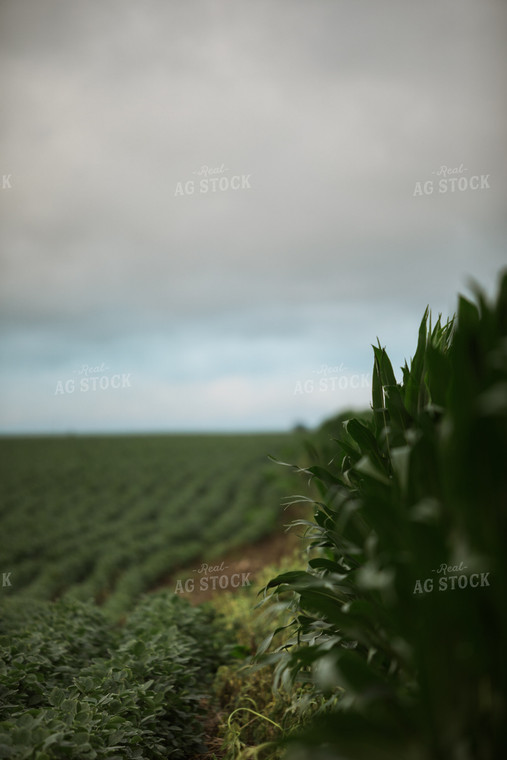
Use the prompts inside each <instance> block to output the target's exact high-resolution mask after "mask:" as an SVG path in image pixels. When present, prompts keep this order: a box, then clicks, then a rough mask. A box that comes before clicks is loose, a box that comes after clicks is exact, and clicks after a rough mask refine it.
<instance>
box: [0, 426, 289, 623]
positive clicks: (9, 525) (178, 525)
mask: <svg viewBox="0 0 507 760" xmlns="http://www.w3.org/2000/svg"><path fill="white" fill-rule="evenodd" d="M299 446H300V437H299V436H298V434H296V433H287V434H257V435H158V436H156V435H153V436H149V435H147V436H103V437H102V436H96V437H91V436H72V435H71V436H62V437H33V438H3V439H1V440H0V510H1V511H0V527H1V552H0V560H1V565H0V574H3V575H2V577H3V579H4V581H5V587H3V588H2V589H1V590H0V593H3V594H9V595H11V594H12V595H15V596H16V597H27V598H31V599H40V600H44V599H55V598H59V597H68V598H72V599H77V600H83V601H84V600H87V599H90V598H92V599H94V600H95V601H96V602H98V603H100V604H101V605H103V606H104V607H105V608H106V609H108V610H110V611H111V612H114V613H116V614H118V613H121V612H123V611H125V610H127V609H129V608H130V607H131V605H132V603H133V602H134V601H135V599H136V598H137V597H138V596H139V595H140V594H141V593H142V592H144V591H146V590H149V589H151V588H152V587H154V586H155V585H156V584H157V583H158V582H160V581H161V579H164V578H165V577H167V575H168V574H169V573H171V572H173V571H175V570H176V569H178V568H182V567H185V566H188V564H189V563H192V562H193V563H197V562H198V561H206V562H213V561H215V560H216V562H217V563H218V562H220V559H221V557H222V556H223V554H224V552H227V551H229V550H231V549H233V548H235V547H239V546H241V545H243V544H247V543H250V542H253V541H255V540H257V539H259V538H260V537H262V536H263V535H265V534H266V533H269V532H270V531H272V530H273V528H274V527H275V525H276V523H277V520H278V519H279V516H280V514H281V509H280V501H281V499H282V497H284V496H286V495H287V475H286V468H281V467H279V466H277V465H276V464H273V463H272V462H271V461H270V460H269V458H268V455H270V454H271V455H273V456H275V457H277V458H278V457H280V458H282V459H283V458H284V457H285V458H286V457H287V456H289V457H292V458H294V456H295V455H296V452H297V450H298V448H299ZM289 461H290V460H289ZM289 477H290V473H289ZM289 492H290V491H289Z"/></svg>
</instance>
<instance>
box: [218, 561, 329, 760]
mask: <svg viewBox="0 0 507 760" xmlns="http://www.w3.org/2000/svg"><path fill="white" fill-rule="evenodd" d="M300 561H301V558H300V556H299V554H298V555H297V556H296V555H295V556H292V557H290V556H289V557H286V558H285V559H283V560H282V561H281V563H280V564H279V565H278V566H277V567H275V566H269V567H266V568H264V570H263V572H262V575H261V577H260V578H259V583H261V584H262V583H265V582H267V581H268V580H269V578H270V577H271V576H272V574H273V573H274V572H276V571H277V570H278V571H280V570H284V571H289V570H290V569H291V568H293V567H296V566H297V565H298V564H299V562H300ZM256 602H257V586H254V585H252V586H246V587H243V588H241V589H239V590H238V591H237V592H234V593H229V594H222V595H221V596H217V597H216V598H215V599H214V601H213V605H214V607H216V609H217V610H218V611H219V613H220V614H221V615H223V617H224V619H225V620H226V621H227V623H226V625H227V628H228V630H229V631H230V633H231V635H234V638H235V640H236V641H237V646H236V647H235V649H234V650H233V654H234V657H233V659H232V660H231V661H230V662H228V663H226V664H224V665H221V666H220V668H219V669H218V671H217V673H216V676H215V679H214V683H213V695H214V701H213V712H214V714H216V715H217V720H216V725H215V726H214V735H215V736H216V738H215V740H214V741H213V745H214V746H215V749H216V753H217V754H218V756H219V757H221V758H223V759H224V760H247V758H258V760H264V759H265V758H270V759H271V760H275V758H277V759H278V758H281V757H282V752H283V751H282V748H281V747H280V745H279V740H280V738H281V737H283V736H285V735H287V733H288V732H289V731H290V729H291V728H294V726H296V725H298V724H300V723H302V721H303V718H304V717H307V716H308V715H309V714H311V712H312V711H315V701H314V700H312V698H311V695H309V694H306V693H304V692H306V689H304V688H303V689H301V690H300V692H298V693H296V694H291V693H289V692H288V691H285V690H283V689H278V690H276V691H274V690H273V689H272V681H273V665H272V664H270V663H269V661H268V662H266V663H265V664H263V665H262V666H261V667H259V666H258V665H257V664H256V663H255V662H254V658H253V655H254V654H255V652H256V650H257V649H258V648H259V647H261V646H263V643H264V644H265V642H266V640H267V639H269V640H271V638H272V634H271V631H272V628H273V626H276V627H277V628H279V627H283V626H284V625H286V624H287V623H288V622H289V621H290V616H289V614H288V612H287V610H286V609H285V607H284V606H283V605H282V606H281V607H276V605H271V606H270V607H269V608H265V609H264V610H260V609H258V608H257V604H256ZM303 697H305V698H307V700H308V704H307V710H306V713H303V712H302V711H299V712H298V711H297V710H296V709H295V708H294V702H295V701H297V700H298V699H302V698H303ZM211 756H212V757H216V755H215V754H213V755H211Z"/></svg>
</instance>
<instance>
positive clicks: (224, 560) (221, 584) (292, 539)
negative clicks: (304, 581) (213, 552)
mask: <svg viewBox="0 0 507 760" xmlns="http://www.w3.org/2000/svg"><path fill="white" fill-rule="evenodd" d="M300 516H301V513H300V512H299V514H297V515H296V514H295V513H294V512H292V513H291V514H288V510H287V512H286V513H285V520H284V524H285V525H287V523H288V522H290V521H291V520H293V519H295V518H296V517H300ZM300 548H302V542H301V539H300V538H299V537H298V535H297V531H296V530H295V529H292V530H290V531H288V532H285V528H284V526H283V525H279V526H277V527H276V528H275V529H274V532H273V533H271V534H270V535H268V536H265V537H264V538H262V539H260V540H258V541H255V542H254V543H252V544H247V545H245V546H241V547H238V548H236V549H233V550H231V551H230V552H228V553H227V554H226V555H225V556H223V557H221V558H220V560H216V559H215V560H212V561H210V560H207V559H206V558H202V559H199V560H195V561H194V562H192V564H191V565H188V566H186V567H182V568H179V569H178V570H176V571H174V572H172V573H171V574H170V575H168V576H167V577H166V578H164V579H163V580H162V582H160V583H159V584H157V586H156V587H155V588H153V589H152V591H157V590H158V589H160V588H169V589H172V590H173V591H174V592H176V593H179V594H180V595H181V596H182V597H184V598H186V599H188V600H189V601H190V602H191V603H192V604H201V603H202V602H205V601H208V600H210V599H213V597H214V596H215V595H216V594H223V593H227V592H230V591H234V590H235V589H237V588H238V587H239V586H241V585H247V584H252V583H255V581H256V579H257V576H258V575H259V573H261V572H262V571H263V570H264V568H265V567H267V566H268V565H276V564H278V563H279V562H280V560H281V559H282V558H283V557H287V556H290V555H292V554H293V553H294V551H295V550H296V549H300Z"/></svg>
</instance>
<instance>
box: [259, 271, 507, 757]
mask: <svg viewBox="0 0 507 760" xmlns="http://www.w3.org/2000/svg"><path fill="white" fill-rule="evenodd" d="M373 353H374V364H373V377H372V405H371V407H372V408H371V413H370V415H369V416H368V417H366V418H365V417H364V416H363V418H362V419H354V418H351V419H349V420H347V421H345V422H344V424H343V428H344V429H343V430H342V431H336V435H335V440H334V441H333V446H334V456H333V459H332V461H331V462H327V461H324V462H317V463H315V464H312V465H311V466H309V467H306V468H297V469H298V470H299V471H300V472H301V473H302V474H304V475H305V476H307V477H309V478H310V480H311V482H312V488H314V489H315V488H316V489H317V491H318V494H317V496H313V495H311V496H305V495H303V496H301V497H299V499H300V500H304V499H307V500H308V501H311V502H312V504H313V507H314V515H313V520H311V519H310V520H308V521H303V520H300V521H297V523H296V524H297V525H299V526H300V527H301V526H303V527H304V529H305V536H306V538H308V539H309V540H310V548H309V556H310V559H309V562H308V567H307V569H306V570H305V571H303V570H301V571H293V572H290V573H283V574H281V575H279V576H277V577H276V578H273V579H272V580H271V581H270V582H269V583H268V584H267V586H266V587H265V589H264V593H265V599H264V603H265V602H266V601H269V600H273V599H275V600H276V601H277V602H280V601H281V600H282V601H283V600H285V601H284V603H285V604H286V605H287V606H288V607H289V608H290V609H292V611H293V620H292V623H291V624H290V627H289V629H288V630H289V631H290V632H291V635H290V636H289V638H287V630H286V631H285V632H284V636H285V638H284V640H283V642H282V644H281V646H279V647H278V648H277V649H275V650H274V652H272V653H271V654H270V655H269V656H268V659H269V660H270V661H271V662H273V661H276V663H277V666H276V676H275V686H276V685H278V684H280V683H281V684H283V685H284V686H290V685H291V684H295V683H296V682H297V681H306V682H307V683H309V684H310V685H311V688H312V689H313V691H314V692H315V693H318V694H320V695H322V696H323V697H324V698H325V700H326V702H325V704H324V707H323V708H322V709H321V710H320V711H319V714H318V715H316V716H315V717H314V718H313V719H312V720H311V721H310V722H309V723H308V724H307V726H306V728H305V730H303V731H299V732H298V733H297V734H294V735H292V736H290V737H289V739H288V740H287V741H286V743H287V745H288V746H289V748H290V757H292V758H298V759H299V758H303V759H305V760H306V758H310V757H311V758H312V760H313V758H321V760H332V759H333V758H337V759H338V758H339V759H340V760H384V759H385V760H393V759H395V760H440V759H442V760H444V758H445V760H496V758H500V757H502V756H504V755H503V752H504V750H505V747H507V703H506V695H507V661H506V658H505V652H504V647H505V642H506V641H507V605H505V602H504V589H505V586H506V582H507V555H506V552H505V539H506V537H507V468H506V466H505V464H506V452H507V272H506V273H504V275H503V277H502V278H501V282H500V288H499V293H498V296H497V299H496V301H495V302H494V303H489V302H487V300H486V298H485V297H484V295H483V294H482V293H481V292H480V291H479V290H478V289H477V290H476V293H475V300H474V301H470V300H467V299H466V298H464V297H460V298H459V302H458V309H457V314H456V316H455V318H453V319H452V320H450V321H448V322H446V323H445V324H443V323H442V320H441V319H440V318H439V319H438V320H437V322H436V324H435V325H434V326H432V325H431V316H430V314H429V313H428V310H426V312H425V314H424V316H423V319H422V321H421V325H420V329H419V336H418V342H417V348H416V351H415V354H414V356H413V359H412V360H411V362H410V366H409V365H408V364H407V363H405V366H404V367H403V368H402V375H401V379H400V381H397V379H396V377H395V374H394V371H393V368H392V365H391V362H390V360H389V357H388V354H387V353H386V351H385V349H384V348H382V347H381V346H380V344H379V345H378V346H373ZM279 633H280V632H279V631H275V632H273V634H272V636H273V635H276V634H279ZM269 645H270V639H268V640H267V641H266V642H265V643H264V644H263V645H262V646H261V648H260V651H259V654H260V655H262V653H263V651H264V650H266V649H267V648H268V647H269Z"/></svg>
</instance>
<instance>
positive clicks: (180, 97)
mask: <svg viewBox="0 0 507 760" xmlns="http://www.w3.org/2000/svg"><path fill="white" fill-rule="evenodd" d="M0 30H1V31H0V51H1V52H0V79H1V93H2V94H1V103H2V121H1V123H2V127H1V135H0V137H1V142H0V177H1V178H2V183H1V184H2V187H1V190H0V217H1V219H0V223H1V232H0V235H1V249H0V254H1V263H0V266H1V273H0V279H1V285H0V297H1V313H0V318H1V323H0V361H1V366H0V388H1V390H0V432H70V431H73V432H89V431H125V432H127V431H152V430H153V431H155V430H157V431H159V430H160V431H162V430H167V431H180V430H188V431H193V430H210V431H211V430H264V429H266V430H267V429H278V430H281V429H286V428H288V427H290V426H292V425H293V424H295V423H296V422H302V423H305V424H307V425H314V424H317V423H318V422H320V421H321V420H323V419H324V418H325V417H326V416H329V415H330V414H333V413H335V412H337V411H339V410H340V409H343V408H345V407H355V408H361V407H364V406H367V405H368V403H369V400H370V388H369V387H368V377H369V375H371V366H372V349H371V343H375V342H376V339H377V336H378V338H379V339H380V341H381V343H382V345H385V346H386V348H387V350H388V353H389V355H390V356H391V358H392V361H393V364H394V366H395V368H396V369H397V370H398V368H399V366H400V365H401V364H402V363H403V361H404V360H405V358H406V359H409V358H410V356H411V355H412V354H413V352H414V350H415V341H416V334H417V327H418V324H419V322H420V319H421V317H422V314H423V311H424V308H425V306H426V304H429V305H430V307H431V308H432V310H433V312H434V314H435V315H436V314H437V313H438V312H439V311H442V312H443V313H444V315H445V316H448V315H450V314H451V313H452V311H453V310H454V308H455V306H456V299H457V293H458V291H460V292H463V293H468V292H469V291H468V283H469V280H470V278H475V279H476V280H478V281H479V282H480V283H481V284H482V285H483V286H484V288H485V289H486V290H487V291H488V292H489V293H492V292H494V290H495V288H496V282H497V278H498V273H499V271H500V269H501V268H502V267H503V266H504V265H505V264H506V263H507V255H506V245H505V240H506V226H507V214H506V200H507V155H506V153H507V151H506V135H507V130H506V121H507V119H506V117H507V103H506V97H507V95H506V93H507V86H506V85H507V76H506V73H505V72H506V71H507V53H506V50H507V46H506V41H507V34H506V32H507V4H506V3H505V2H504V1H503V0H498V1H497V2H495V1H494V0H434V1H433V0H432V1H429V2H428V1H426V2H408V1H407V0H386V1H385V2H382V1H381V0H367V1H366V0H365V1H364V2H343V1H339V0H334V1H333V0H312V2H308V1H307V0H290V1H289V0H249V1H248V2H245V1H241V0H207V1H206V2H205V1H199V0H196V1H195V0H191V1H190V0H189V1H188V2H177V1H176V0H160V1H155V0H146V1H145V2H139V0H74V1H73V2H69V1H68V0H0ZM442 167H447V168H446V169H445V170H442ZM449 172H452V173H449ZM442 180H444V183H443V184H439V183H442ZM451 180H452V181H451ZM425 183H426V184H425ZM431 183H432V184H431ZM444 188H445V189H446V192H443V189H444ZM204 189H207V192H204ZM192 191H193V192H192ZM93 377H97V378H102V379H101V380H96V381H93ZM104 378H105V379H104ZM113 378H114V379H113ZM333 378H334V379H333ZM83 379H87V380H88V381H89V382H88V391H86V390H85V389H84V388H83V385H82V380H83ZM324 380H325V381H326V382H323V381H324ZM69 381H73V382H69ZM94 383H95V388H96V389H95V390H93V387H92V386H93V384H94ZM115 386H117V387H115ZM326 386H327V388H326ZM85 387H86V384H85Z"/></svg>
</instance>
